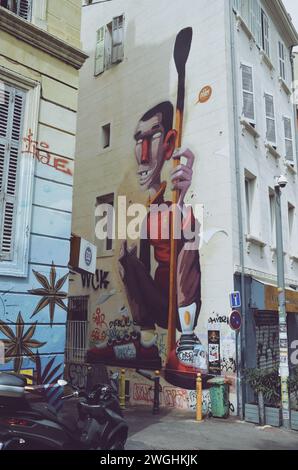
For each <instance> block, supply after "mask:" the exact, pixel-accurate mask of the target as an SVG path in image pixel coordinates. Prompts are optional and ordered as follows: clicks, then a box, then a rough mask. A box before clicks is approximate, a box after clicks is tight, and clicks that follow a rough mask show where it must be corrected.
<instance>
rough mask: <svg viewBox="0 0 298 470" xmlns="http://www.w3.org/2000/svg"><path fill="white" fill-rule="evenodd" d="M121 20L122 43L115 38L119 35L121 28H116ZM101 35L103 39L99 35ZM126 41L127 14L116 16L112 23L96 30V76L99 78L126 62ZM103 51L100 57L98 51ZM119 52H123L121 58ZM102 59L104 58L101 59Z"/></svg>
mask: <svg viewBox="0 0 298 470" xmlns="http://www.w3.org/2000/svg"><path fill="white" fill-rule="evenodd" d="M119 18H121V19H122V20H121V25H122V28H121V31H122V36H121V39H122V42H116V41H115V36H116V35H119V34H120V33H119V31H118V30H119V29H120V28H114V25H115V24H117V25H118V24H119ZM100 31H101V32H102V33H101V39H100V38H99V34H100ZM124 41H125V14H124V13H122V14H121V15H118V16H114V17H113V18H112V20H111V21H109V22H108V23H106V24H105V25H102V26H101V27H99V28H98V29H97V30H96V41H95V54H94V76H95V77H98V76H99V75H101V74H102V73H104V72H105V71H106V70H109V69H110V68H112V67H113V66H114V65H117V64H120V63H121V62H123V60H124ZM99 50H101V52H102V55H101V56H100V55H98V51H99ZM119 50H120V51H121V54H120V58H119ZM101 57H102V58H101ZM100 58H101V63H100V65H101V66H100V67H99V66H98V62H99V59H100Z"/></svg>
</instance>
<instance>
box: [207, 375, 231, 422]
mask: <svg viewBox="0 0 298 470" xmlns="http://www.w3.org/2000/svg"><path fill="white" fill-rule="evenodd" d="M207 383H208V384H209V386H210V388H209V392H210V399H211V413H212V416H213V417H214V418H227V417H228V416H229V385H228V384H227V383H225V379H224V377H215V378H214V379H211V380H208V382H207Z"/></svg>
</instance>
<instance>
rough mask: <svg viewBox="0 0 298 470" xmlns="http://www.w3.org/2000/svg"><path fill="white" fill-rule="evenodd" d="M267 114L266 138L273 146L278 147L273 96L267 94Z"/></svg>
mask: <svg viewBox="0 0 298 470" xmlns="http://www.w3.org/2000/svg"><path fill="white" fill-rule="evenodd" d="M265 114H266V138H267V141H268V142H270V143H271V144H274V145H276V130H275V112H274V101H273V96H272V95H268V94H265Z"/></svg>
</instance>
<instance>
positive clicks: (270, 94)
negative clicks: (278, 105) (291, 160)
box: [264, 91, 277, 148]
mask: <svg viewBox="0 0 298 470" xmlns="http://www.w3.org/2000/svg"><path fill="white" fill-rule="evenodd" d="M267 96H270V97H271V98H272V102H273V112H274V117H273V118H272V117H271V116H267V106H266V97H267ZM264 105H265V124H266V142H268V143H269V144H270V145H272V146H273V147H274V148H277V128H276V114H275V100H274V95H273V93H269V92H267V91H265V92H264ZM267 119H270V120H271V121H273V122H274V135H275V141H274V142H273V141H271V140H269V139H268V128H267Z"/></svg>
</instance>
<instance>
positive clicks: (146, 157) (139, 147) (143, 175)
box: [135, 113, 164, 190]
mask: <svg viewBox="0 0 298 470" xmlns="http://www.w3.org/2000/svg"><path fill="white" fill-rule="evenodd" d="M135 141H136V147H135V155H136V159H137V163H138V172H137V175H138V177H139V183H140V186H141V188H142V189H143V190H146V189H150V188H151V187H152V186H153V185H154V184H158V183H160V172H161V169H162V166H163V163H164V148H163V142H164V128H163V125H162V114H161V113H157V114H156V115H155V116H153V117H152V118H150V119H148V120H147V121H139V123H138V126H137V129H136V132H135Z"/></svg>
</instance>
